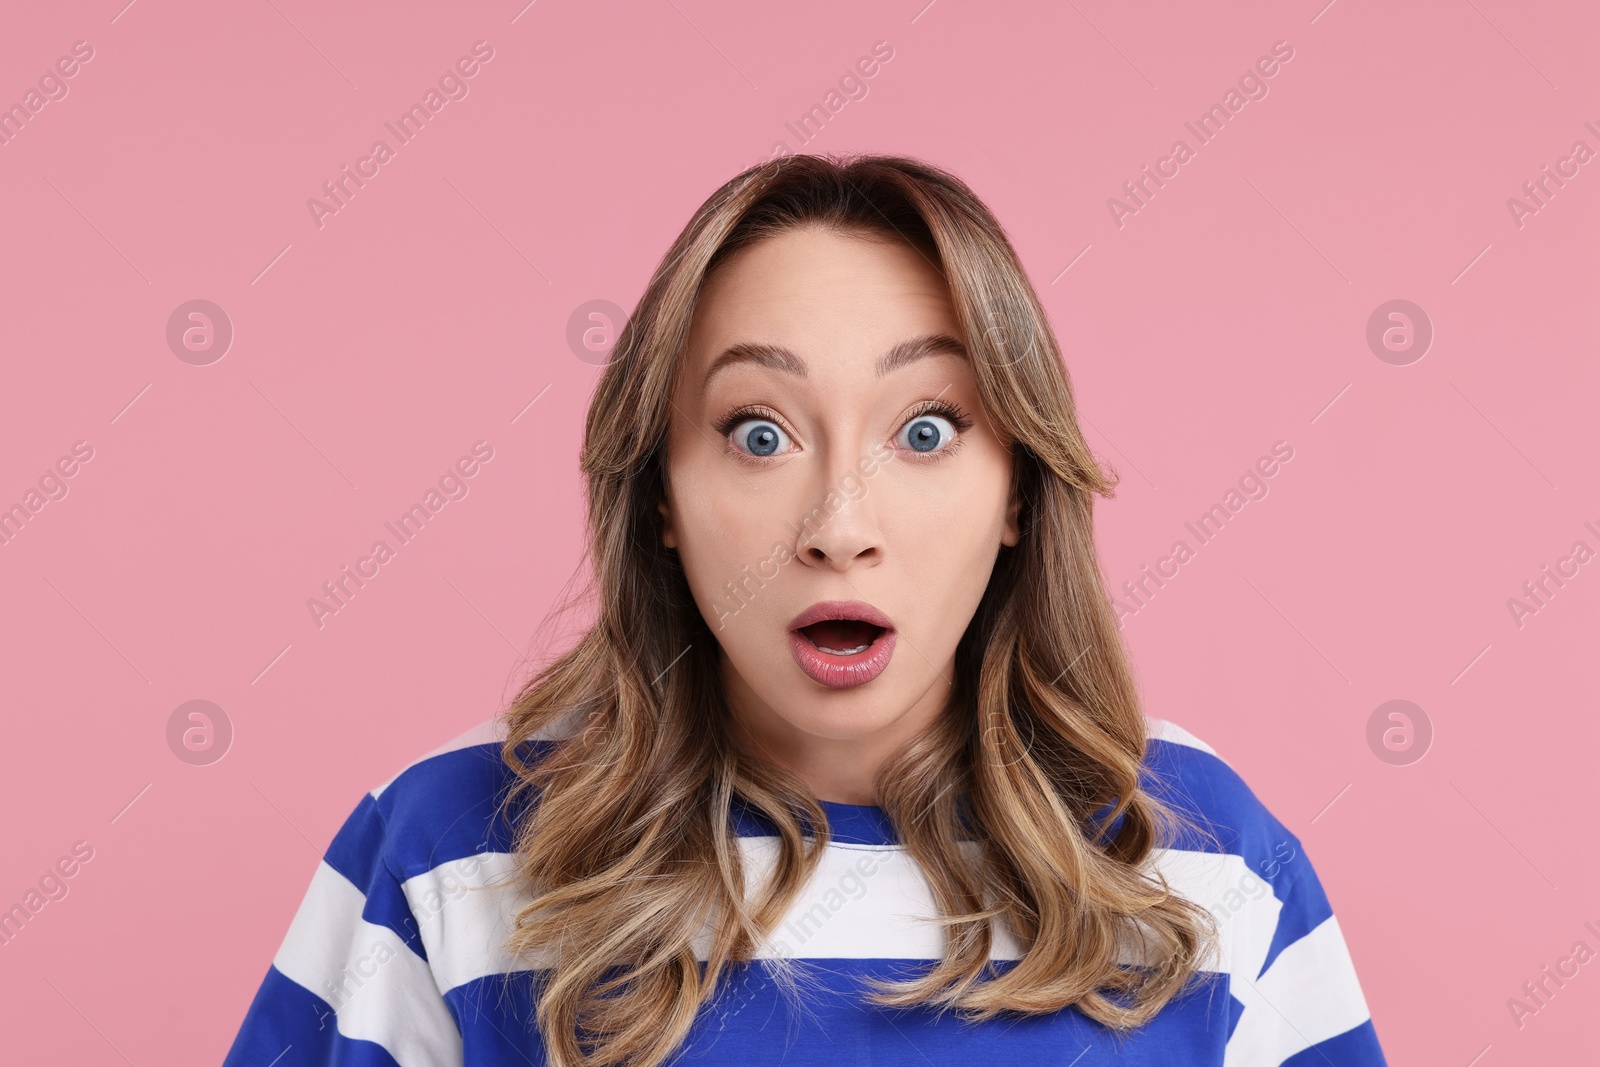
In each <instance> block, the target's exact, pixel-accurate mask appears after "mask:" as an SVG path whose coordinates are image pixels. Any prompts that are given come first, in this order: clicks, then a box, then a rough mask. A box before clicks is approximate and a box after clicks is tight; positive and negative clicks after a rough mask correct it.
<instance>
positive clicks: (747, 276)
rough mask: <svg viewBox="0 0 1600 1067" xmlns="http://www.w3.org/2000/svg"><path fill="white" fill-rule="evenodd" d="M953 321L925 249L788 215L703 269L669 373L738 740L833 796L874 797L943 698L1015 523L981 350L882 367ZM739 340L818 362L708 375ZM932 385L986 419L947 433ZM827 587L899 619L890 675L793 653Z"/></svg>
mask: <svg viewBox="0 0 1600 1067" xmlns="http://www.w3.org/2000/svg"><path fill="white" fill-rule="evenodd" d="M937 334H944V335H947V336H949V337H952V338H960V337H961V336H962V332H961V329H960V326H959V325H958V323H957V319H956V315H955V310H954V307H953V306H952V304H951V300H950V295H949V291H948V288H947V287H946V285H945V283H944V280H943V279H942V278H941V277H940V275H939V273H938V272H937V271H936V270H935V269H934V268H933V266H932V265H931V264H929V262H928V261H927V260H926V259H925V258H924V257H923V256H922V254H921V253H920V252H918V251H917V250H915V249H914V248H912V247H911V246H909V245H906V244H903V243H900V242H898V241H888V240H884V239H879V238H864V237H862V236H860V235H853V234H852V235H845V234H840V233H837V232H832V231H827V230H824V229H820V228H805V229H796V230H790V231H786V232H785V233H783V234H780V235H778V236H776V237H771V238H767V239H765V240H762V241H759V242H757V243H755V244H753V245H750V246H747V247H746V248H744V249H741V250H740V251H739V252H738V253H736V254H735V255H734V256H732V257H730V258H729V259H728V260H727V261H726V262H725V263H724V264H722V265H721V266H719V268H718V270H717V271H716V272H715V273H714V274H713V275H712V276H711V277H710V278H708V279H707V281H706V284H705V285H704V287H703V289H702V293H701V298H700V301H699V303H698V305H697V309H696V313H695V318H694V321H693V324H692V326H691V330H690V337H689V341H688V346H687V349H686V351H685V353H684V356H683V359H684V363H683V366H682V368H681V372H680V373H679V374H678V376H677V381H676V383H675V387H674V395H673V403H674V412H673V416H672V424H671V428H670V430H669V432H668V440H667V479H668V489H667V492H666V495H665V499H664V500H663V501H662V502H661V505H660V507H661V514H662V516H663V518H664V520H665V526H664V531H663V540H664V542H665V544H666V545H667V546H668V547H670V548H674V549H676V550H677V552H678V554H679V558H680V559H681V561H682V563H683V567H684V572H685V574H686V575H687V577H688V582H689V587H690V590H691V592H692V593H693V595H694V599H695V602H696V604H697V605H698V606H699V608H700V611H701V613H702V615H703V616H704V617H705V619H706V622H707V625H708V626H710V628H711V630H712V632H713V634H715V635H716V637H717V640H718V642H719V644H720V646H721V655H720V661H721V673H722V680H723V685H724V688H725V691H726V693H727V698H728V703H729V707H730V711H731V713H732V716H733V723H732V729H733V734H734V737H735V739H736V742H737V743H738V744H740V745H742V746H744V747H745V748H746V749H747V750H748V751H751V752H752V753H754V754H756V755H757V756H758V757H760V758H763V759H766V760H768V761H771V762H774V763H777V764H780V765H782V766H784V767H787V768H788V769H790V770H792V771H793V772H795V773H796V774H798V775H799V776H800V777H801V778H802V779H803V780H804V781H805V782H806V783H807V784H808V785H809V786H810V787H811V789H812V792H813V795H815V796H816V797H817V798H818V799H821V800H828V801H832V802H836V803H843V804H876V803H877V798H876V797H875V795H874V793H873V779H874V775H875V774H876V773H877V770H878V768H879V766H880V765H881V764H882V763H883V761H884V760H885V759H887V758H888V757H889V756H890V755H891V754H892V753H893V752H894V751H895V750H896V749H898V748H899V747H900V746H902V745H903V744H905V743H906V742H907V741H909V740H910V739H911V738H913V737H914V736H916V735H917V734H919V733H921V732H922V731H923V730H925V729H927V728H928V726H929V725H930V724H931V723H932V722H933V721H934V720H935V719H936V718H937V717H938V715H939V714H940V712H941V711H942V710H943V708H944V705H945V702H946V700H947V698H948V694H949V691H950V687H951V680H952V679H953V678H954V676H955V675H954V672H955V651H956V645H957V643H958V642H959V641H960V639H961V636H962V634H963V633H964V632H965V631H966V628H967V625H968V623H970V622H971V620H972V616H973V614H974V613H975V611H976V610H977V606H978V603H979V601H980V600H981V598H982V596H983V592H984V589H985V587H986V586H987V584H988V581H989V576H990V573H991V571H992V570H993V567H994V563H995V559H996V557H997V556H998V554H999V551H1000V548H1001V546H1002V545H1014V544H1016V543H1017V538H1018V531H1017V510H1018V503H1017V501H1016V500H1015V499H1014V498H1013V497H1012V495H1011V493H1010V483H1011V464H1012V458H1011V453H1010V451H1009V449H1008V448H1007V447H1006V446H1005V445H1004V444H1003V443H1002V442H1001V441H1000V440H999V439H998V438H997V437H996V435H995V433H994V431H993V429H992V428H991V426H990V423H989V421H988V419H987V418H986V417H985V414H984V412H983V408H982V405H981V403H980V400H979V394H978V388H977V380H976V378H975V376H974V374H973V370H972V365H971V363H970V361H969V358H968V357H967V356H966V355H965V354H964V353H962V354H952V353H948V352H936V353H934V354H930V355H927V356H925V357H923V358H919V359H915V360H913V361H910V362H906V363H903V364H902V365H900V366H898V367H896V368H895V369H892V370H889V371H888V372H887V373H886V374H885V375H883V376H881V377H880V376H879V375H878V374H877V369H878V368H877V364H878V361H879V359H880V357H882V356H883V355H884V354H885V353H887V352H889V351H890V350H891V349H893V348H894V347H895V346H896V345H897V344H900V343H901V342H905V341H909V340H913V339H916V338H920V337H926V336H929V335H937ZM739 343H746V344H761V343H764V344H768V345H779V346H782V347H783V348H784V349H787V350H788V351H789V352H790V353H792V354H793V355H794V356H796V357H798V360H799V361H800V362H801V363H802V364H803V369H804V372H805V376H804V377H800V376H797V375H796V374H795V373H792V372H790V371H786V370H782V369H778V368H776V367H773V366H767V365H762V364H759V363H756V362H735V363H730V364H728V365H726V366H724V367H722V368H720V369H719V370H717V372H716V373H714V374H711V375H710V378H709V380H708V377H707V375H708V371H710V370H711V367H712V364H713V362H714V361H716V360H717V357H718V356H719V355H721V354H723V353H724V352H726V351H727V350H728V349H729V347H730V346H733V345H735V344H739ZM930 400H938V401H944V402H953V403H954V404H955V405H956V406H958V407H959V408H960V409H961V412H962V413H964V414H965V416H966V417H967V418H968V419H970V422H971V425H970V426H969V427H967V428H966V429H965V430H962V431H960V432H959V433H958V434H956V435H955V438H954V440H955V442H956V443H955V444H954V445H953V446H952V445H951V444H947V443H945V442H946V441H949V440H950V439H951V438H950V437H948V436H945V435H946V433H947V432H948V431H954V430H956V425H955V422H954V420H952V419H950V418H949V416H948V415H946V414H944V413H943V412H934V413H932V415H923V416H916V417H908V416H913V415H915V412H916V409H917V407H918V405H919V404H921V403H922V402H924V401H930ZM749 405H756V406H759V407H760V408H761V409H763V410H762V412H761V413H759V414H750V415H740V416H738V417H739V418H740V419H745V420H749V419H754V420H756V422H755V423H752V422H750V421H745V422H743V423H742V424H741V425H740V426H739V427H737V428H736V430H735V431H732V432H729V433H726V434H724V433H720V432H719V430H718V424H719V421H721V420H724V419H725V418H726V417H727V416H729V415H730V413H734V412H737V411H738V410H739V409H741V408H744V407H746V406H749ZM924 418H927V419H931V420H932V421H933V422H934V423H935V425H936V426H937V427H938V429H939V434H940V436H941V441H940V444H939V447H938V448H936V449H935V450H934V451H933V452H931V453H928V452H919V451H917V450H915V449H913V448H911V447H909V445H910V438H909V434H908V433H904V432H902V431H904V430H907V428H908V427H910V426H912V425H913V424H916V423H918V421H919V420H920V419H924ZM941 422H942V425H941ZM767 424H775V425H776V426H777V427H778V428H779V429H780V430H781V435H780V437H782V438H786V439H784V440H781V441H780V443H779V446H778V451H777V453H776V454H774V455H772V456H770V457H768V458H765V459H757V458H753V457H751V456H750V455H749V454H748V453H747V452H741V451H740V450H739V448H738V446H737V442H746V443H748V432H749V430H750V429H751V428H753V427H760V426H766V425H767ZM863 462H865V464H866V465H865V466H864V467H863V466H861V465H860V464H862V463H863ZM864 472H866V473H864ZM830 491H831V496H830ZM824 505H826V507H825V510H824V512H823V516H822V517H821V519H820V521H819V519H818V516H817V513H816V511H815V510H814V509H817V508H818V507H819V506H824ZM808 516H810V517H811V518H812V522H811V524H810V526H809V528H808V527H806V526H805V525H803V524H805V523H806V520H807V517H808ZM784 546H787V551H784V552H779V549H781V548H783V547H784ZM785 557H787V562H782V560H783V559H784V558H785ZM746 567H748V568H749V570H748V571H744V570H743V568H746ZM774 569H776V570H777V575H776V577H773V576H772V574H773V571H774ZM753 573H759V574H760V576H761V581H762V584H761V585H760V586H759V588H757V586H756V584H755V583H754V582H752V583H750V585H748V586H747V588H749V589H752V590H754V592H753V595H752V594H747V595H746V597H745V599H744V600H743V601H741V600H739V599H735V598H734V597H733V596H732V595H730V593H729V591H728V588H727V586H726V585H725V583H727V582H730V581H732V582H735V583H736V584H737V583H739V582H740V581H741V580H748V576H749V575H750V574H753ZM822 600H859V601H865V602H866V603H868V604H871V605H872V606H873V607H875V608H877V609H878V610H879V611H881V612H883V613H884V614H885V615H887V616H888V617H889V619H890V620H891V621H892V622H893V623H894V627H895V630H896V631H897V633H898V638H897V646H896V648H895V651H894V655H893V658H892V659H891V660H890V662H889V665H888V667H887V668H886V669H885V670H884V671H883V673H882V674H881V675H879V676H878V677H877V678H875V679H873V680H872V681H870V682H867V683H866V684H864V685H859V686H855V687H852V688H848V689H830V688H828V687H826V686H823V685H821V684H820V683H818V682H816V681H814V680H813V679H812V678H810V677H809V676H808V675H807V674H805V673H804V672H803V671H802V670H801V669H800V667H799V665H798V664H797V663H796V662H795V660H794V657H793V655H792V653H791V651H790V647H789V638H788V633H789V625H790V622H791V621H792V620H793V619H794V618H795V616H797V615H798V614H799V613H800V612H801V611H803V610H804V609H806V608H808V607H810V606H811V605H812V604H815V603H817V602H818V601H822Z"/></svg>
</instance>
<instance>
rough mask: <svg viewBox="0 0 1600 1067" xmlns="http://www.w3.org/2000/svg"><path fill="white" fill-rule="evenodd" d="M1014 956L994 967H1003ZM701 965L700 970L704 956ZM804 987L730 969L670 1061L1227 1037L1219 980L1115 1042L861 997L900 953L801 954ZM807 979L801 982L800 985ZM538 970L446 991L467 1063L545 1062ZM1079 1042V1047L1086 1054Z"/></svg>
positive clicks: (1098, 1062)
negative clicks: (537, 1019) (787, 988)
mask: <svg viewBox="0 0 1600 1067" xmlns="http://www.w3.org/2000/svg"><path fill="white" fill-rule="evenodd" d="M1012 965H1014V964H1002V965H1001V966H999V967H998V970H999V971H1000V972H1001V973H1003V972H1004V971H1005V970H1008V969H1009V966H1012ZM701 973H702V974H703V973H704V965H703V964H702V968H701ZM806 973H807V974H809V975H810V976H812V978H813V981H812V982H811V983H810V985H811V986H812V987H816V986H820V988H811V989H810V991H809V992H807V993H806V995H805V998H804V1001H803V1004H802V1005H801V1006H798V1007H797V1006H795V1005H792V1004H790V1003H789V1002H788V1001H787V1000H786V999H785V998H784V996H783V994H782V993H781V991H780V990H779V989H778V987H777V986H776V985H775V984H774V983H773V981H772V979H771V976H770V972H769V971H768V969H767V965H766V964H765V963H764V962H763V961H759V960H758V961H755V962H754V963H751V964H748V965H744V966H742V967H736V968H735V969H734V970H733V971H732V972H731V973H730V975H729V976H728V977H726V978H725V979H724V982H723V985H722V988H721V989H719V990H718V992H717V995H716V996H715V997H713V998H712V999H710V1000H709V1001H708V1002H707V1003H706V1004H705V1005H703V1006H702V1007H701V1010H700V1015H699V1016H698V1017H697V1018H696V1020H695V1023H694V1025H693V1027H692V1028H691V1029H690V1031H689V1035H688V1036H687V1037H686V1038H685V1040H684V1043H683V1045H682V1046H681V1047H680V1048H679V1050H678V1052H676V1053H675V1054H674V1057H673V1059H672V1063H673V1064H674V1065H678V1064H684V1065H688V1064H725V1063H737V1064H747V1063H761V1064H765V1063H777V1062H779V1061H780V1060H781V1061H782V1063H783V1064H784V1065H785V1067H802V1065H815V1067H838V1065H840V1064H870V1065H874V1067H930V1065H932V1067H945V1065H947V1064H948V1065H951V1067H956V1065H970V1064H974V1063H992V1064H996V1065H999V1064H1012V1063H1052V1064H1061V1065H1065V1064H1068V1063H1072V1062H1073V1061H1074V1058H1075V1057H1078V1056H1079V1055H1080V1054H1082V1058H1081V1059H1077V1061H1076V1067H1105V1065H1108V1064H1113V1063H1115V1064H1119V1065H1127V1067H1169V1065H1170V1064H1174V1063H1220V1062H1221V1061H1222V1056H1223V1050H1224V1045H1225V1043H1226V1041H1227V1029H1228V1008H1227V1001H1228V1000H1229V999H1231V998H1228V997H1227V996H1226V995H1225V990H1226V986H1225V984H1224V983H1225V981H1226V980H1225V979H1223V978H1221V977H1220V976H1210V977H1208V978H1205V979H1202V980H1201V982H1200V983H1199V984H1198V985H1197V986H1196V987H1195V988H1194V989H1193V990H1192V991H1191V992H1189V993H1186V994H1185V995H1184V996H1182V997H1180V998H1178V999H1175V1000H1174V1001H1172V1002H1171V1003H1170V1004H1169V1005H1168V1006H1167V1008H1166V1009H1165V1010H1164V1011H1162V1013H1161V1014H1160V1015H1158V1016H1157V1017H1156V1018H1155V1019H1154V1020H1153V1021H1152V1022H1151V1023H1149V1024H1148V1025H1147V1026H1146V1027H1144V1028H1143V1029H1141V1030H1138V1031H1136V1032H1134V1033H1131V1034H1128V1035H1126V1036H1124V1037H1122V1038H1121V1039H1118V1038H1117V1037H1116V1036H1115V1035H1114V1034H1112V1033H1111V1032H1110V1031H1108V1030H1106V1029H1105V1028H1103V1027H1101V1026H1100V1025H1099V1024H1097V1023H1095V1022H1093V1021H1092V1020H1090V1019H1088V1018H1087V1017H1086V1016H1084V1015H1083V1014H1082V1013H1081V1012H1079V1011H1078V1010H1077V1009H1075V1008H1069V1009H1066V1010H1064V1011H1060V1012H1056V1013H1054V1014H1052V1015H1044V1016H1031V1017H1014V1018H1004V1019H1001V1020H996V1021H995V1022H991V1023H989V1024H986V1025H981V1026H974V1025H970V1024H967V1023H963V1022H961V1021H960V1019H959V1018H958V1017H956V1016H955V1015H954V1014H952V1013H943V1014H941V1013H938V1012H935V1011H932V1010H930V1009H923V1008H915V1009H904V1010H897V1009H885V1008H876V1007H873V1006H871V1005H866V1004H862V1003H859V999H860V998H861V997H862V996H863V995H864V993H865V992H866V987H865V984H864V983H865V979H867V978H879V979H893V978H900V979H903V978H906V977H908V976H910V975H911V974H912V973H919V972H917V971H916V969H915V965H912V966H911V967H908V965H907V961H903V960H828V961H815V960H812V961H806ZM806 987H807V983H806V982H805V981H804V980H802V988H806ZM539 988H540V982H539V976H538V975H536V974H535V973H533V972H529V971H520V972H517V973H514V974H509V975H495V976H492V977H489V978H483V979H479V980H477V981H474V982H469V983H468V984H466V985H463V986H460V987H458V988H456V989H453V990H451V991H450V992H449V993H446V994H445V999H446V1000H447V1001H448V1002H449V1004H450V1009H451V1012H452V1014H454V1015H455V1017H456V1018H457V1019H458V1020H460V1021H461V1023H462V1028H461V1029H462V1040H463V1045H464V1048H465V1051H466V1060H467V1062H468V1063H469V1064H473V1065H475V1067H510V1065H512V1064H526V1063H527V1062H528V1061H529V1060H532V1061H533V1062H535V1063H542V1062H544V1056H545V1047H544V1042H543V1040H542V1039H541V1038H540V1036H539V1035H538V1032H537V1030H536V1028H535V1026H534V1024H533V1022H532V1021H531V1020H532V1018H533V1003H534V998H535V997H536V996H537V995H538V992H539ZM1085 1050H1087V1051H1085Z"/></svg>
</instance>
